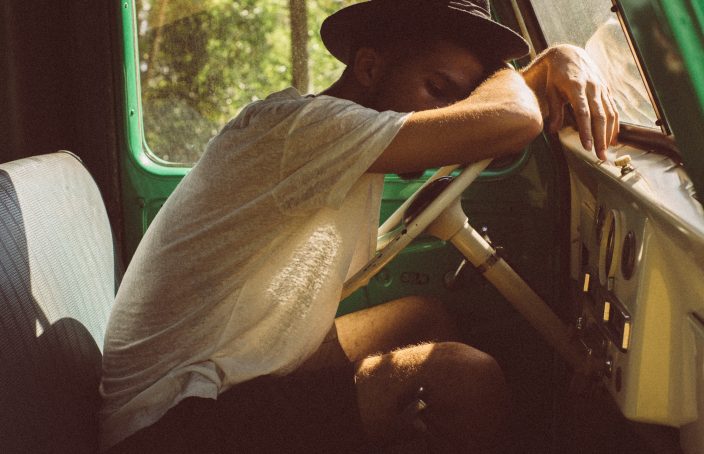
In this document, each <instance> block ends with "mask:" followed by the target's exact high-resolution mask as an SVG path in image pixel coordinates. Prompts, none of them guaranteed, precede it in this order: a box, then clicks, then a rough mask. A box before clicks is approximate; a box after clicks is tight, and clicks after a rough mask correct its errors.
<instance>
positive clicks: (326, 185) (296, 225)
mask: <svg viewBox="0 0 704 454" xmlns="http://www.w3.org/2000/svg"><path fill="white" fill-rule="evenodd" d="M406 118H407V115H404V114H399V113H396V112H381V113H380V112H377V111H374V110H371V109H367V108H364V107H362V106H360V105H358V104H355V103H353V102H351V101H347V100H342V99H338V98H334V97H330V96H318V97H301V96H300V95H299V94H298V93H297V92H296V91H295V90H294V89H287V90H284V91H282V92H279V93H276V94H274V95H271V96H270V97H268V98H267V99H266V100H264V101H258V102H255V103H253V104H250V105H249V106H247V107H245V108H244V110H243V111H242V112H241V113H240V114H239V115H238V116H237V117H236V118H235V119H234V120H232V121H231V122H230V123H228V124H227V125H226V126H225V127H224V128H223V130H222V131H221V132H220V133H219V134H218V135H217V136H216V137H215V138H214V139H213V140H212V141H211V142H210V143H209V144H208V147H207V149H206V151H205V153H204V155H203V157H202V158H201V160H200V161H199V162H198V164H197V165H196V166H195V167H194V168H193V169H192V171H191V172H190V173H189V174H188V175H187V176H186V177H185V178H184V179H183V181H182V182H181V184H180V185H179V186H178V187H177V188H176V190H175V191H174V193H173V194H172V195H171V197H170V198H169V199H168V200H167V202H166V203H165V205H164V206H163V208H162V209H161V211H160V212H159V214H158V216H157V217H156V219H154V222H153V223H152V225H151V226H150V227H149V229H148V230H147V233H146V234H145V236H144V239H143V240H142V242H141V244H140V245H139V248H138V249H137V251H136V253H135V255H134V257H133V259H132V262H131V263H130V266H129V268H128V269H127V272H126V274H125V276H124V279H123V281H122V285H121V286H120V289H119V291H118V294H117V298H116V301H115V304H114V307H113V310H112V313H111V316H110V321H109V324H108V329H107V334H106V337H105V348H104V357H103V378H102V383H101V386H100V391H101V394H102V396H103V407H102V410H101V414H100V416H101V449H103V450H105V449H107V448H109V447H110V446H112V445H114V444H116V443H117V442H119V441H120V440H122V439H124V438H126V437H128V436H129V435H131V434H133V433H134V432H136V431H137V430H139V429H141V428H144V427H147V426H149V425H151V424H153V423H154V422H156V421H157V420H158V419H159V418H160V417H161V416H162V415H164V414H165V413H166V411H167V410H169V409H170V408H171V407H173V406H174V405H176V404H177V403H178V402H179V401H181V400H182V399H184V398H186V397H190V396H197V397H205V398H213V399H214V398H217V395H218V394H219V393H221V392H223V391H225V390H227V389H228V388H229V387H231V386H232V385H234V384H237V383H240V382H243V381H246V380H249V379H252V378H254V377H257V376H261V375H267V374H286V373H289V372H291V371H293V370H294V369H295V368H296V367H297V366H298V365H300V364H301V363H302V362H303V361H304V360H305V359H306V358H307V357H308V356H310V355H311V354H312V353H313V352H314V351H315V350H316V349H317V347H318V346H319V345H320V343H321V342H322V340H323V338H324V337H325V334H326V333H327V332H328V330H329V329H330V327H331V326H332V323H333V320H334V316H335V312H336V309H337V305H338V302H339V298H340V292H341V288H342V284H343V283H344V280H345V278H346V276H348V275H351V274H352V273H353V272H354V271H356V270H357V269H359V268H360V267H361V266H362V265H363V264H364V263H365V262H366V260H367V259H368V258H369V257H370V255H371V254H372V253H373V252H374V248H375V245H376V227H377V225H378V218H379V203H380V198H381V190H382V186H383V175H379V174H367V173H365V172H366V170H367V169H368V168H369V166H370V165H371V164H372V163H373V162H374V161H375V160H376V158H377V157H378V156H379V155H380V154H381V153H382V152H383V150H384V149H385V148H386V146H387V145H388V144H389V143H390V142H391V141H392V140H393V138H394V136H395V135H396V133H397V132H398V131H399V129H400V128H401V126H402V124H403V122H404V121H405V119H406Z"/></svg>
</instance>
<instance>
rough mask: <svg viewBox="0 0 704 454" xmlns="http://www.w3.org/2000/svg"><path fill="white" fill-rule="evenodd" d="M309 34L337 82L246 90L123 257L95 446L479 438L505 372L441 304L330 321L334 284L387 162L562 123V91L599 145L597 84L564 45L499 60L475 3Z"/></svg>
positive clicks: (451, 152)
mask: <svg viewBox="0 0 704 454" xmlns="http://www.w3.org/2000/svg"><path fill="white" fill-rule="evenodd" d="M321 35H322V38H323V41H324V43H325V45H326V46H327V47H328V49H329V50H330V51H331V53H332V54H333V55H335V56H336V57H337V58H338V59H340V60H341V61H343V62H344V63H345V64H347V69H346V70H345V72H344V74H343V75H342V76H341V78H340V79H339V80H338V81H337V82H336V83H335V84H334V85H333V86H332V87H330V88H329V89H328V90H326V91H324V92H323V93H321V94H320V95H318V96H307V97H302V96H300V95H299V94H298V93H296V92H295V90H292V89H289V90H285V91H283V92H280V93H276V94H274V95H272V96H270V97H269V98H267V99H266V100H265V101H259V102H256V103H253V104H251V105H249V106H247V107H246V108H245V109H244V110H243V111H242V113H241V114H240V115H239V116H238V117H237V118H235V119H233V120H232V121H231V122H230V123H228V124H227V125H226V126H225V127H224V128H223V130H222V131H221V132H220V133H219V134H218V136H217V137H215V138H214V139H213V140H212V141H211V142H210V143H209V144H208V147H207V150H206V152H205V154H204V155H203V157H202V159H201V160H200V161H199V163H198V164H197V165H196V166H195V167H194V168H193V170H192V171H191V172H190V173H189V175H188V176H187V177H186V178H185V179H184V180H183V182H182V183H181V185H180V186H179V187H178V188H177V190H176V191H175V192H174V194H173V195H172V197H171V198H170V199H169V200H168V201H167V203H166V204H165V205H164V207H163V208H162V210H161V212H160V213H159V216H158V217H157V218H156V219H155V220H154V222H153V224H152V226H151V227H150V228H149V230H148V232H147V233H146V235H145V238H144V240H143V241H142V244H141V245H140V247H139V249H138V251H137V252H136V253H135V256H134V258H133V260H132V263H131V264H130V267H129V269H128V271H127V273H126V275H125V278H124V280H123V283H122V285H121V287H120V290H119V293H118V295H117V299H116V302H115V306H114V308H113V312H112V314H111V318H110V323H109V326H108V332H107V335H106V341H105V351H104V361H103V370H104V375H103V380H102V384H101V392H102V394H103V397H104V405H103V409H102V412H101V418H102V434H101V440H102V449H103V450H107V449H109V448H112V449H111V452H370V451H371V450H372V449H376V448H380V449H381V448H385V447H392V446H395V445H398V444H399V443H402V442H404V441H408V440H412V443H411V444H412V445H414V446H421V445H426V444H427V445H429V446H430V447H431V448H432V449H435V450H436V451H437V450H442V451H445V452H486V451H489V450H491V449H494V448H495V447H496V434H497V433H498V431H499V428H500V427H501V424H502V418H503V415H504V413H505V410H506V406H507V398H506V390H505V389H504V388H505V385H504V382H503V377H502V374H501V370H500V369H499V367H498V366H497V364H496V362H495V361H494V360H493V359H492V358H491V357H489V356H488V355H486V354H484V353H481V352H479V351H477V350H476V349H473V348H472V347H469V346H467V345H464V344H461V343H457V342H453V340H454V339H455V337H456V335H455V332H454V327H453V326H452V323H451V321H450V320H449V319H448V317H447V315H446V314H445V313H444V312H443V311H442V308H441V305H440V304H439V303H437V302H434V301H429V300H426V299H421V298H406V299H403V300H400V301H394V302H391V303H388V304H386V305H383V306H379V307H376V308H373V309H369V310H366V311H362V312H359V313H355V314H351V315H348V316H346V317H342V318H340V319H338V320H337V321H334V314H335V311H336V308H337V304H338V302H339V296H340V291H341V287H342V284H343V282H344V279H345V277H346V276H348V275H351V274H352V273H354V272H355V271H356V270H358V269H359V268H360V267H361V266H362V265H363V264H364V263H365V262H366V260H367V259H368V258H369V256H370V255H371V254H372V253H373V251H374V247H375V244H376V227H377V225H378V216H379V203H380V194H381V185H382V184H383V174H384V173H388V172H393V173H405V172H413V171H418V170H423V169H426V168H430V167H436V166H439V165H446V164H452V163H464V162H472V161H477V160H480V159H484V158H486V157H491V156H494V157H495V156H500V155H503V154H507V153H513V152H516V151H518V150H520V149H521V148H522V147H524V146H525V145H526V144H528V143H529V142H530V141H531V140H532V139H533V138H535V137H536V136H537V135H538V134H539V133H540V131H541V130H542V128H543V118H548V119H549V123H550V128H551V130H556V129H558V128H559V127H561V125H562V120H563V108H564V104H565V103H566V102H568V103H569V104H571V105H572V108H573V110H574V112H575V114H576V119H577V123H578V127H579V130H580V135H581V138H582V143H583V145H584V146H585V148H587V149H591V148H592V146H593V145H594V146H595V147H596V152H597V154H598V155H599V156H600V157H602V158H603V157H604V150H605V149H606V147H607V146H608V144H609V143H611V142H613V141H614V140H615V137H616V134H617V130H618V121H617V116H616V113H615V109H614V105H613V102H612V100H611V98H610V96H609V94H608V89H607V88H606V86H604V84H603V83H602V82H601V80H600V78H599V76H598V75H597V73H596V72H595V71H594V69H593V68H592V67H591V66H590V64H589V63H588V62H587V60H586V57H585V54H584V52H583V51H581V50H579V49H576V48H574V47H570V46H561V47H558V48H554V49H551V50H549V51H547V52H545V53H544V54H543V55H541V56H540V57H539V58H538V59H536V61H535V62H534V63H533V64H532V65H531V66H530V67H529V68H528V69H526V70H525V71H523V72H522V73H519V72H516V71H514V70H512V69H509V68H508V67H507V66H506V64H505V63H504V62H505V61H507V60H509V59H511V58H515V57H519V56H521V55H523V54H525V53H526V52H527V44H526V43H525V41H523V39H522V38H520V37H519V36H518V35H516V34H514V33H513V32H512V31H510V30H509V29H507V28H505V27H503V26H501V25H499V24H497V23H495V22H493V21H491V19H490V16H489V12H488V4H487V2H485V1H471V2H470V1H447V0H426V1H423V0H405V1H404V0H372V1H370V2H364V3H359V4H356V5H353V6H350V7H348V8H345V9H343V10H341V11H339V12H337V13H336V14H334V15H332V16H331V17H329V18H328V19H327V20H326V22H325V23H324V24H323V27H322V30H321ZM407 112H412V113H407ZM331 328H332V329H331Z"/></svg>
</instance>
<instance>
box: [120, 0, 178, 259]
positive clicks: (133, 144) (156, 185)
mask: <svg viewBox="0 0 704 454" xmlns="http://www.w3.org/2000/svg"><path fill="white" fill-rule="evenodd" d="M121 5H122V8H121V11H122V16H121V26H122V27H121V28H122V41H123V49H124V54H123V62H122V63H123V64H122V80H123V81H124V86H123V90H124V103H123V112H122V115H123V124H124V125H125V127H124V131H123V134H124V136H123V137H122V138H121V139H122V144H123V149H124V152H123V153H122V157H121V158H122V196H123V207H122V208H123V216H124V219H125V223H124V238H125V250H124V251H123V253H124V257H125V259H126V260H125V261H126V262H127V261H129V258H130V257H132V254H133V253H134V250H135V249H136V248H137V245H138V244H139V241H140V240H141V239H142V236H143V235H144V232H145V231H146V229H147V227H148V225H149V223H150V222H151V220H152V219H154V216H155V215H156V213H157V211H158V210H159V208H160V207H161V205H162V204H163V202H164V201H165V200H166V198H167V197H168V196H169V194H171V192H173V190H174V188H175V187H176V186H177V185H178V183H179V182H180V181H181V179H182V178H183V176H184V175H186V173H188V170H189V169H188V168H187V167H174V166H167V165H164V163H162V162H159V161H158V159H156V158H155V157H154V156H153V155H152V154H151V152H150V151H149V149H148V147H147V146H146V144H145V142H144V134H143V130H142V124H143V123H142V106H141V97H140V93H141V90H140V86H139V72H138V70H137V68H138V66H139V65H138V57H137V47H136V46H137V32H136V30H137V27H136V17H135V16H136V14H135V5H134V2H133V0H123V1H122V2H121Z"/></svg>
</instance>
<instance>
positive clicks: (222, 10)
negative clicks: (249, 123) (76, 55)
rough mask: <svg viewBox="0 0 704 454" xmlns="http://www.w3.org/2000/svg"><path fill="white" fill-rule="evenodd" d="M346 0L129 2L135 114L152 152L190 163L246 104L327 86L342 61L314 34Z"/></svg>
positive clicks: (157, 0)
mask: <svg viewBox="0 0 704 454" xmlns="http://www.w3.org/2000/svg"><path fill="white" fill-rule="evenodd" d="M350 3H353V0H322V1H319V0H316V1H310V0H266V1H263V0H237V1H232V0H137V1H136V9H137V33H138V45H139V68H140V80H141V98H142V118H143V124H144V138H145V141H146V144H147V146H148V148H149V150H151V153H152V154H153V155H154V156H156V157H157V158H159V159H162V160H164V161H167V162H170V163H178V164H192V163H193V162H195V161H196V160H197V159H198V158H199V157H200V155H201V153H202V152H203V149H204V148H205V144H206V143H207V142H208V140H209V139H210V138H211V137H212V136H214V135H215V134H216V133H217V131H218V130H219V129H220V127H222V125H224V124H225V123H226V122H227V121H228V120H229V119H230V118H232V117H233V116H235V115H236V114H237V112H238V111H239V110H240V109H241V108H242V107H244V106H245V105H246V104H247V103H249V102H251V101H254V100H257V99H260V98H263V97H266V96H267V95H268V94H270V93H272V92H274V91H277V90H281V89H284V88H286V87H288V86H295V87H296V88H298V89H299V91H301V92H304V93H307V92H316V91H320V90H322V89H325V88H327V86H329V85H330V84H331V83H332V82H333V81H334V80H335V79H336V78H337V77H338V76H339V75H340V73H341V71H342V64H341V63H339V62H337V60H335V59H334V58H333V57H331V56H330V55H329V54H328V52H327V51H326V50H325V46H324V45H323V44H322V42H321V41H320V36H319V29H320V24H321V22H322V20H323V19H324V18H325V17H327V16H328V15H329V14H330V13H332V12H333V11H336V10H337V9H339V8H341V7H343V6H345V5H347V4H350ZM311 69H314V70H311Z"/></svg>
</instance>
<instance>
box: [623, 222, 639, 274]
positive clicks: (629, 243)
mask: <svg viewBox="0 0 704 454" xmlns="http://www.w3.org/2000/svg"><path fill="white" fill-rule="evenodd" d="M635 267H636V234H635V233H633V232H632V231H629V232H628V233H627V234H626V237H625V238H624V239H623V248H622V249H621V275H623V278H624V279H626V280H628V279H630V278H631V277H633V271H634V270H635Z"/></svg>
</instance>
